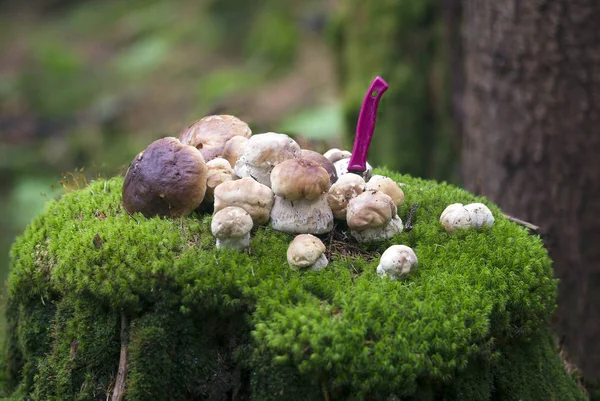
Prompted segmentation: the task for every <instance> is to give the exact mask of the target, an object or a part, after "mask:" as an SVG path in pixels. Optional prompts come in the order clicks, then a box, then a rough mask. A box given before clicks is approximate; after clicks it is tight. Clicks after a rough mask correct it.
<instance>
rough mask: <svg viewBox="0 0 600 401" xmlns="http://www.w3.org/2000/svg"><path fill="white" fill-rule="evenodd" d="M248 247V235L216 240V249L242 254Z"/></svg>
mask: <svg viewBox="0 0 600 401" xmlns="http://www.w3.org/2000/svg"><path fill="white" fill-rule="evenodd" d="M249 246H250V233H248V234H246V235H244V236H243V237H238V238H217V248H228V249H235V250H236V251H239V252H243V251H244V250H246V249H248V247H249Z"/></svg>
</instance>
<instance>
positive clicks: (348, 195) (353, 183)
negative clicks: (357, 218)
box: [327, 174, 366, 220]
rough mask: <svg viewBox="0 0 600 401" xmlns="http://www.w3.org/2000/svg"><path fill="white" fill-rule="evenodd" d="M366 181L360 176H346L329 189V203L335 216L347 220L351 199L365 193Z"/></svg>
mask: <svg viewBox="0 0 600 401" xmlns="http://www.w3.org/2000/svg"><path fill="white" fill-rule="evenodd" d="M365 185H366V184H365V180H364V179H363V178H362V177H361V176H360V175H358V174H345V175H343V176H341V177H340V178H339V179H338V180H337V181H336V183H335V184H333V185H332V186H331V188H329V192H328V193H327V202H328V203H329V207H330V208H331V211H332V212H333V216H334V217H335V218H336V219H339V220H346V209H347V207H348V202H350V199H352V198H356V197H357V196H358V195H360V194H362V193H363V192H364V191H365Z"/></svg>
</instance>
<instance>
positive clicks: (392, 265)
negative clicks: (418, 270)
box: [377, 245, 419, 280]
mask: <svg viewBox="0 0 600 401" xmlns="http://www.w3.org/2000/svg"><path fill="white" fill-rule="evenodd" d="M418 263H419V261H418V260H417V255H415V252H414V251H413V250H412V249H411V248H409V247H408V246H406V245H392V246H390V247H389V248H388V249H386V250H385V252H383V254H382V255H381V259H380V260H379V266H377V275H378V276H379V277H389V278H390V280H396V279H398V278H400V277H401V276H403V275H406V274H408V273H410V271H411V270H412V269H413V268H415V267H417V265H418Z"/></svg>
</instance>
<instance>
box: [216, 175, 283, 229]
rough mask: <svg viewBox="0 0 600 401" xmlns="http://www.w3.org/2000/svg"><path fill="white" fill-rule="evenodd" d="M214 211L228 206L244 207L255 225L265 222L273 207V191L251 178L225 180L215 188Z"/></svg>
mask: <svg viewBox="0 0 600 401" xmlns="http://www.w3.org/2000/svg"><path fill="white" fill-rule="evenodd" d="M214 197H215V213H217V212H218V211H219V210H221V209H224V208H226V207H228V206H237V207H241V208H242V209H244V210H245V211H246V212H248V213H249V214H250V216H251V217H252V221H254V224H255V225H257V226H258V225H263V224H267V222H268V221H269V215H270V213H271V208H272V207H273V191H271V188H269V187H267V186H266V185H262V184H260V183H258V182H256V181H255V180H253V179H252V178H242V179H241V180H235V181H225V182H224V183H222V184H220V185H219V186H217V187H216V188H215V193H214Z"/></svg>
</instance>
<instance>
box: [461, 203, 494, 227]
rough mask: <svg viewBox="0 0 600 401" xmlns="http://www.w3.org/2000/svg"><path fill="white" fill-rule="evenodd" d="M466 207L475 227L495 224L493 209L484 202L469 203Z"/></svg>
mask: <svg viewBox="0 0 600 401" xmlns="http://www.w3.org/2000/svg"><path fill="white" fill-rule="evenodd" d="M465 209H467V211H468V212H469V216H470V217H471V226H472V227H473V228H477V229H479V228H482V227H491V226H492V225H493V224H494V215H493V214H492V211H491V210H490V209H489V208H488V207H487V206H486V205H484V204H483V203H469V204H468V205H465Z"/></svg>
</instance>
